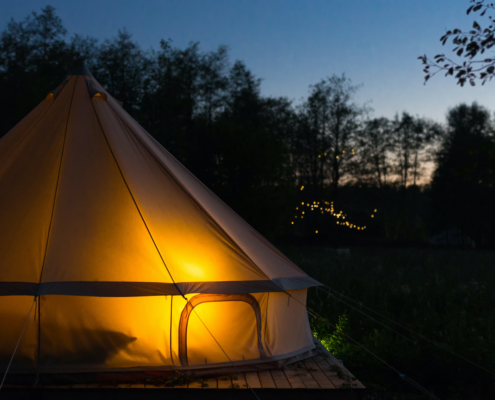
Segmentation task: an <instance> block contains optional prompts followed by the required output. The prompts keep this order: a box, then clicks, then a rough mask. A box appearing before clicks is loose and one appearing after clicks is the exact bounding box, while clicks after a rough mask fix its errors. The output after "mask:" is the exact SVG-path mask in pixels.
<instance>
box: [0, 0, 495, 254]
mask: <svg viewBox="0 0 495 400" xmlns="http://www.w3.org/2000/svg"><path fill="white" fill-rule="evenodd" d="M479 5H480V4H477V5H476V7H478V6H479ZM476 7H473V11H479V10H481V8H476ZM490 7H491V6H490ZM81 61H84V62H85V63H86V64H87V66H88V67H89V68H90V70H91V71H92V72H93V74H94V75H95V77H96V78H97V79H98V80H99V81H100V83H101V84H102V85H104V86H105V88H106V89H107V90H108V91H109V92H110V93H112V94H113V96H114V97H116V98H117V99H118V100H120V101H122V102H123V106H124V108H125V109H126V110H127V111H128V112H129V113H130V114H131V115H132V116H133V117H134V118H136V119H137V121H138V122H139V123H140V124H141V125H142V126H143V127H144V128H145V129H146V130H147V131H148V132H150V133H151V134H152V135H153V136H154V137H155V138H156V139H157V140H158V142H160V143H161V144H162V145H163V146H164V147H165V148H167V149H168V150H169V151H170V152H171V153H172V154H173V155H174V156H175V157H177V158H178V159H179V161H180V162H182V163H183V164H184V165H185V166H186V167H187V168H189V169H190V170H191V171H192V172H193V173H194V174H195V175H196V176H198V178H199V179H200V180H201V181H203V182H204V183H205V185H206V186H208V187H209V188H211V189H212V190H213V191H214V192H215V193H216V194H217V195H218V196H219V197H220V198H222V199H223V200H224V201H225V202H226V203H227V204H229V205H230V206H231V207H232V208H233V209H234V210H235V211H236V212H238V213H239V214H240V215H241V216H242V217H243V218H245V219H246V220H247V221H248V222H250V223H251V224H252V225H253V226H254V227H255V228H256V229H257V230H259V231H261V232H262V233H263V234H265V235H266V236H268V238H269V239H272V240H273V239H277V238H278V239H283V240H289V239H291V240H300V239H304V240H315V238H316V237H317V238H319V240H323V241H330V242H332V243H337V242H338V241H339V240H344V241H345V240H347V238H352V240H358V239H359V240H362V239H363V238H367V239H366V240H371V238H372V237H374V238H375V239H377V240H378V239H379V240H386V241H413V242H424V241H426V240H428V237H429V236H430V235H431V234H433V233H437V232H438V231H441V230H442V229H445V228H449V227H452V226H455V227H458V228H460V229H463V230H465V232H466V233H468V234H470V235H471V236H472V237H473V238H476V239H477V242H478V244H482V245H483V246H491V245H492V244H493V240H492V239H490V238H491V237H493V232H492V230H491V228H489V227H488V224H490V226H491V222H489V221H491V218H492V217H491V215H492V214H491V211H489V209H488V208H487V207H488V206H487V204H489V202H490V201H492V200H491V199H493V197H486V196H493V192H492V189H491V188H492V187H493V178H491V176H492V174H493V173H492V168H491V163H492V160H493V155H492V151H493V150H492V147H491V146H492V139H491V136H490V135H488V134H487V135H485V136H483V137H482V138H481V137H479V136H476V135H475V136H466V137H465V138H464V139H463V140H464V141H465V142H466V143H464V142H463V143H461V144H457V143H460V139H457V137H458V136H459V135H460V134H459V135H457V134H456V135H457V136H456V135H454V136H455V137H456V139H455V140H454V139H452V143H453V144H449V143H450V142H449V140H450V139H448V138H449V137H451V136H452V135H453V132H458V131H459V132H461V131H463V129H464V128H462V126H464V125H465V124H464V122H462V121H461V119H458V120H455V121H454V120H452V121H450V120H449V122H448V125H449V127H448V132H449V133H448V134H447V135H446V136H443V135H442V132H443V127H441V126H439V125H438V124H435V123H433V122H431V121H427V120H425V119H423V118H419V117H414V116H412V115H410V114H408V113H407V112H404V113H402V114H401V115H400V116H399V115H398V116H397V117H396V118H395V119H392V120H388V119H386V118H374V119H370V118H369V117H368V114H369V113H370V110H369V109H368V108H367V107H365V106H363V105H360V104H358V103H357V102H356V101H355V95H356V93H357V91H358V90H359V85H354V84H353V83H352V81H351V80H350V79H349V78H347V77H346V76H344V75H342V76H336V75H333V76H330V77H327V78H326V79H322V80H321V81H320V82H318V83H316V84H314V85H311V86H310V87H309V93H308V97H307V98H306V99H304V100H303V101H302V102H301V104H299V105H297V106H295V105H294V104H293V103H292V101H291V100H289V99H287V98H274V97H266V96H263V95H262V93H261V80H260V79H259V78H258V77H256V76H255V75H254V74H253V73H252V72H251V71H250V70H249V68H248V66H247V65H246V64H245V63H244V62H241V61H231V60H230V59H229V51H228V49H227V48H226V47H225V46H219V47H218V48H217V49H216V50H214V51H209V52H205V51H202V50H201V48H200V46H199V43H190V44H189V45H188V46H186V47H185V48H178V47H175V46H174V45H173V43H172V41H171V40H162V41H161V42H160V46H159V48H158V49H155V50H149V51H144V50H142V49H141V47H140V46H139V44H138V43H136V42H135V41H133V39H132V35H131V34H130V33H129V32H128V31H126V30H125V29H124V30H121V31H119V32H118V33H117V35H116V36H115V37H113V38H110V39H106V40H104V41H102V42H98V40H96V39H94V38H90V37H82V36H80V35H74V36H73V37H71V38H68V37H67V35H66V30H65V28H64V27H63V24H62V21H61V20H60V18H59V17H58V16H57V15H56V13H55V10H54V9H53V7H50V6H47V7H45V8H44V9H42V11H41V13H32V14H30V15H29V16H28V17H27V18H25V19H24V20H22V21H20V22H18V21H14V20H12V21H11V22H10V23H9V24H8V26H7V27H6V28H5V30H4V31H3V32H2V33H1V37H0V90H1V91H2V93H3V96H1V98H0V137H1V136H3V135H4V134H5V133H7V132H8V131H9V130H10V129H11V128H12V127H13V126H14V125H15V124H16V123H17V122H19V121H20V120H21V119H22V118H23V117H24V116H25V115H26V114H28V113H29V112H30V111H31V110H32V109H33V108H34V107H35V106H36V105H37V104H38V103H39V102H40V101H42V100H43V99H44V98H45V96H46V95H47V94H48V93H49V92H50V91H51V90H53V88H55V87H56V86H58V84H59V83H60V82H61V81H62V80H63V79H64V78H65V77H66V76H67V75H68V74H69V73H70V71H71V70H72V69H73V68H74V67H75V66H77V65H79V64H80V63H81ZM460 107H461V108H462V107H463V106H460ZM466 107H467V106H466ZM487 123H488V122H487ZM456 124H457V125H458V126H457V125H456ZM463 124H464V125H463ZM490 124H491V122H490ZM464 130H465V129H464ZM449 135H450V136H449ZM439 145H441V146H442V147H441V152H440V153H438V156H435V154H437V153H436V151H437V147H438V146H439ZM431 160H436V161H437V164H438V171H437V172H436V173H435V180H434V186H433V189H432V190H431V191H430V190H428V189H424V188H421V186H424V185H425V184H427V173H428V171H427V168H426V167H425V163H426V162H428V161H431ZM461 175H462V179H461V178H459V176H461ZM459 179H461V180H462V182H463V184H462V185H460V184H459ZM449 188H452V189H449ZM459 188H462V189H459ZM454 192H455V193H457V194H456V196H461V195H462V196H464V197H463V198H465V201H464V200H463V201H464V204H465V205H469V208H470V209H473V210H474V209H476V212H474V211H473V213H475V214H473V218H472V219H470V217H465V214H460V213H459V212H457V209H456V208H455V206H454V205H453V204H454V202H452V201H451V200H449V199H450V197H449V196H450V194H448V193H454ZM460 192H462V193H460ZM468 193H469V195H468ZM474 193H477V194H476V195H475V196H474V197H473V194H474ZM430 194H431V195H432V196H433V198H434V199H435V201H434V202H432V201H431V196H430ZM484 196H485V197H484ZM459 198H460V197H459ZM302 202H305V203H306V207H309V206H308V203H311V204H312V205H315V204H314V203H315V202H320V203H321V207H316V206H315V207H310V208H308V210H314V211H315V210H317V209H318V213H316V212H314V213H313V214H311V215H312V216H311V217H309V215H306V218H305V219H303V218H298V219H297V223H296V221H295V217H296V214H297V213H300V212H301V211H302V210H301V209H298V210H295V209H296V208H298V207H297V205H298V204H300V203H302ZM325 202H327V203H328V207H326V209H327V210H329V209H330V202H335V204H334V205H335V211H336V212H338V211H341V210H342V211H343V213H344V214H346V215H348V218H347V219H346V222H350V224H349V225H346V223H344V224H342V223H336V222H338V221H343V220H342V219H339V220H337V217H336V216H335V215H331V213H330V212H329V211H324V210H323V205H324V204H325ZM477 205H479V207H478V206H477ZM485 205H486V206H485ZM375 209H379V210H380V211H379V212H378V214H376V213H375V212H374V211H373V210H375ZM482 210H486V213H485V211H482ZM295 211H297V213H295ZM317 214H318V215H317ZM322 214H323V215H322ZM297 215H298V216H299V217H301V216H302V214H297ZM372 215H373V219H372ZM474 215H476V216H475V217H474ZM481 215H483V216H484V217H486V218H484V222H483V223H479V224H478V223H474V222H473V221H475V220H476V221H478V220H480V218H481ZM342 216H343V214H342ZM468 220H469V221H471V222H468ZM364 226H366V227H367V229H368V230H366V231H364V232H363V231H361V232H359V233H358V232H356V231H353V229H357V227H364ZM316 231H318V233H316ZM315 235H318V236H315ZM375 239H373V240H375Z"/></svg>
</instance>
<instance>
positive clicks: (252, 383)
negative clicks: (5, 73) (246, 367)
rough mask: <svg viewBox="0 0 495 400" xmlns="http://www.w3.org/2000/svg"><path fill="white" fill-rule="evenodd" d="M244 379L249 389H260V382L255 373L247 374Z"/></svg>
mask: <svg viewBox="0 0 495 400" xmlns="http://www.w3.org/2000/svg"><path fill="white" fill-rule="evenodd" d="M246 379H247V383H248V385H249V387H250V388H251V389H261V381H260V378H259V376H258V374H257V373H256V372H247V373H246Z"/></svg>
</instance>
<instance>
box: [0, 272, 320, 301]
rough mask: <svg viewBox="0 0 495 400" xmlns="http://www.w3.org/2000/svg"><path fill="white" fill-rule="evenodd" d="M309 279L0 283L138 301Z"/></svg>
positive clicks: (298, 285) (3, 291) (17, 289)
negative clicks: (146, 298) (152, 297)
mask: <svg viewBox="0 0 495 400" xmlns="http://www.w3.org/2000/svg"><path fill="white" fill-rule="evenodd" d="M319 285H320V283H319V282H317V281H315V280H314V279H312V278H309V277H305V276H303V277H296V278H278V279H274V280H273V281H269V280H257V281H226V282H179V283H177V284H175V285H174V284H173V283H160V282H94V281H75V282H74V281H71V282H45V283H33V282H0V296H40V295H66V296H94V297H138V296H180V295H182V294H189V293H205V294H237V293H262V292H283V291H284V290H287V289H288V290H297V289H304V288H307V287H311V286H319Z"/></svg>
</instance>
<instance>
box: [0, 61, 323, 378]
mask: <svg viewBox="0 0 495 400" xmlns="http://www.w3.org/2000/svg"><path fill="white" fill-rule="evenodd" d="M0 221H1V223H2V230H1V231H0V319H1V320H2V321H4V324H3V327H4V328H3V332H2V337H1V338H0V372H1V371H5V369H6V368H7V365H8V362H9V360H10V358H11V355H12V354H11V351H12V349H13V348H14V346H15V345H16V343H17V340H18V338H19V333H20V331H21V329H22V328H23V324H24V322H25V321H26V316H27V313H28V311H29V308H30V306H31V305H32V302H33V297H34V298H36V299H37V308H36V318H35V319H33V318H29V319H28V322H27V324H26V328H25V331H24V334H23V336H22V339H21V341H20V342H19V347H18V349H17V352H16V357H15V358H14V361H13V363H12V367H11V370H10V371H11V372H13V373H60V372H64V373H66V372H69V373H80V372H104V371H107V372H108V371H134V370H136V371H137V370H141V371H142V370H146V371H148V370H149V371H151V370H172V369H180V370H187V369H203V368H218V367H226V366H229V367H232V364H234V365H243V366H246V367H247V366H250V367H253V368H255V367H256V365H257V364H259V363H267V362H285V361H287V360H289V359H293V357H304V355H307V354H310V353H311V351H312V350H313V349H314V348H315V347H314V344H313V340H312V335H311V330H310V327H309V320H308V315H307V312H306V310H305V308H304V307H301V305H300V303H302V304H305V303H306V298H307V289H308V288H310V287H314V286H318V285H320V283H319V282H317V281H316V280H314V279H313V278H311V277H309V276H308V275H307V274H306V273H305V272H304V271H302V270H301V269H299V268H298V267H297V266H296V265H294V264H293V263H292V262H291V261H290V260H289V259H288V258H287V257H285V256H284V255H283V254H282V253H281V252H279V251H278V250H277V249H276V248H275V247H274V246H273V245H272V244H271V243H269V242H268V241H267V240H266V239H265V238H264V237H262V236H261V235H260V234H259V233H258V232H256V231H255V230H254V229H253V228H252V227H251V226H250V225H249V224H248V223H246V222H245V221H244V220H243V219H242V218H241V217H239V215H237V214H236V213H235V212H234V211H233V210H232V209H230V208H229V207H228V206H227V205H226V204H225V203H224V202H222V201H221V200H220V199H219V198H218V197H217V196H216V195H214V194H213V193H212V192H211V191H210V190H209V189H208V188H207V187H206V186H205V185H203V184H202V183H201V182H200V181H199V180H198V179H197V178H196V177H195V176H194V175H193V174H192V173H191V172H189V171H188V170H187V169H186V168H185V167H184V166H183V165H182V164H181V163H180V162H179V161H178V160H177V159H175V158H174V157H173V156H172V155H171V154H170V153H169V152H168V151H167V150H165V149H164V148H163V147H162V146H161V145H160V144H159V143H158V142H157V141H156V140H155V139H154V138H153V137H152V136H151V135H150V134H149V133H148V132H146V131H145V130H144V129H143V128H142V127H141V126H140V125H139V124H138V123H137V122H136V121H135V120H134V119H133V118H132V117H131V116H130V115H129V114H128V113H127V112H126V111H125V110H124V109H123V108H122V104H121V103H120V102H118V101H117V100H116V99H114V98H113V97H112V96H111V94H109V93H108V92H107V91H106V90H105V89H104V88H103V87H102V86H101V85H100V84H99V83H98V82H97V81H96V80H95V78H94V77H93V75H92V74H91V72H90V71H89V70H88V69H87V67H85V66H84V65H82V66H81V67H79V68H78V69H76V70H75V71H74V73H72V74H71V75H69V77H68V78H67V79H66V80H64V81H63V82H62V83H61V85H60V86H58V87H57V88H56V89H55V90H54V91H52V92H51V93H50V94H49V95H48V96H47V97H46V99H45V100H43V101H42V102H41V103H40V104H39V105H38V106H37V107H36V108H35V109H34V110H33V111H32V112H31V113H29V114H28V115H27V116H26V117H25V118H24V119H23V120H22V121H20V122H19V123H18V124H17V125H16V126H15V127H14V128H13V129H12V130H11V131H10V132H8V133H7V134H6V135H5V136H4V137H3V138H1V139H0ZM288 295H290V296H293V297H295V298H297V300H298V301H297V302H295V301H288ZM75 310H77V312H75ZM212 335H213V336H212ZM227 355H228V356H227Z"/></svg>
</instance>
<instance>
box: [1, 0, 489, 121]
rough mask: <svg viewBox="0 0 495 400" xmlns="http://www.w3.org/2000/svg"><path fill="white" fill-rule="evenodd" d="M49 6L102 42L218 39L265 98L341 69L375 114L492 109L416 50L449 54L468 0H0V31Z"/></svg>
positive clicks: (303, 90) (304, 89)
mask: <svg viewBox="0 0 495 400" xmlns="http://www.w3.org/2000/svg"><path fill="white" fill-rule="evenodd" d="M47 4H50V5H52V6H54V7H55V8H56V10H57V14H58V15H59V16H60V17H61V18H62V21H63V23H64V26H65V27H66V28H67V30H68V32H69V35H72V34H73V33H79V34H82V35H89V36H93V37H96V38H98V39H100V40H102V39H105V38H110V37H112V36H114V35H115V34H116V33H117V31H118V30H119V29H120V28H123V27H126V28H127V29H128V30H129V31H130V32H131V33H132V34H133V39H134V40H135V41H137V42H138V43H139V44H140V45H141V47H142V48H143V49H149V48H151V47H153V48H156V49H157V48H158V47H159V41H160V39H168V38H170V39H172V40H173V43H174V44H175V45H176V46H179V47H181V48H183V47H185V46H186V45H187V44H188V43H189V42H190V41H199V42H200V45H201V48H202V49H203V50H213V49H215V48H216V47H217V46H218V45H220V44H225V45H227V46H229V48H230V56H231V59H232V61H233V60H235V59H240V60H243V61H244V62H245V63H246V64H247V66H248V68H249V69H250V70H251V71H252V72H253V73H254V74H255V75H256V76H257V77H259V78H262V79H263V82H262V86H261V88H262V93H263V94H264V95H273V96H286V97H288V98H290V99H293V100H294V101H295V102H299V101H300V99H301V98H302V97H305V96H307V94H308V86H309V85H310V84H314V83H317V82H318V81H320V80H321V79H322V78H325V77H327V76H331V75H332V74H339V75H340V74H342V73H345V74H346V76H347V77H349V78H350V79H351V80H352V81H353V83H355V84H363V86H362V88H361V89H360V90H359V92H358V96H357V101H358V102H360V103H364V102H368V101H370V106H371V107H372V108H373V109H374V113H373V115H374V116H376V117H379V116H385V117H393V116H394V114H395V113H396V112H401V111H404V110H407V111H409V112H410V113H412V114H414V115H418V116H424V117H429V118H432V119H435V120H437V121H439V122H443V121H444V119H445V113H446V111H447V109H448V108H449V107H452V106H454V105H456V104H458V103H460V102H467V103H471V102H472V101H478V103H480V104H482V105H484V106H486V107H487V108H489V109H490V110H493V109H495V104H494V99H493V95H492V92H493V85H495V82H493V83H491V84H490V83H487V84H486V85H485V86H483V87H482V86H481V85H478V86H476V87H474V88H472V87H470V86H469V87H468V86H465V87H464V88H461V87H459V86H457V85H456V82H455V80H454V79H452V78H450V79H448V78H445V77H443V75H437V76H436V77H435V78H433V79H432V80H430V81H429V82H428V84H427V85H426V86H424V85H423V76H424V74H423V72H422V67H421V63H420V61H419V60H417V57H418V56H419V55H421V54H425V53H426V54H427V55H429V56H434V55H435V54H437V53H440V52H450V47H447V46H445V47H442V45H441V43H440V41H439V38H440V36H442V35H443V34H444V33H445V31H446V30H448V29H453V28H460V29H463V30H464V29H468V28H470V27H471V25H472V21H473V18H475V17H477V20H478V21H479V22H480V24H481V25H482V27H483V26H484V24H483V23H482V22H485V21H486V20H487V18H486V17H484V18H480V17H479V15H476V16H471V15H470V16H469V17H468V16H466V9H467V8H468V7H469V1H468V0H434V1H431V0H140V1H136V0H69V1H67V0H49V1H45V0H2V1H1V2H0V30H4V29H5V27H6V25H7V23H8V21H9V20H10V19H11V18H14V19H15V20H20V19H23V18H24V17H25V16H26V15H27V14H28V12H31V11H36V12H39V11H40V10H41V8H42V7H44V6H45V5H47Z"/></svg>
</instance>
